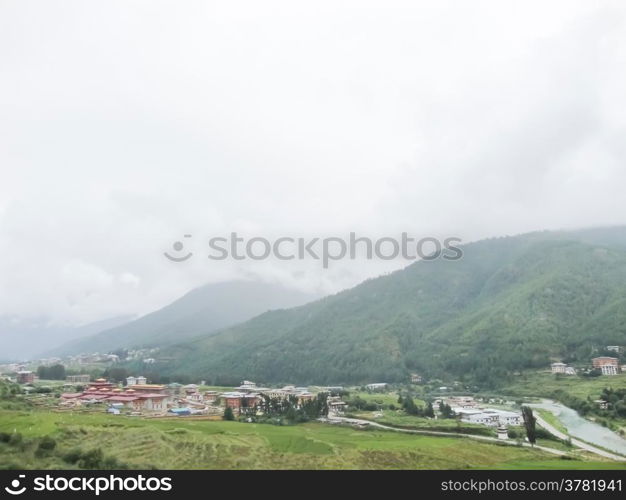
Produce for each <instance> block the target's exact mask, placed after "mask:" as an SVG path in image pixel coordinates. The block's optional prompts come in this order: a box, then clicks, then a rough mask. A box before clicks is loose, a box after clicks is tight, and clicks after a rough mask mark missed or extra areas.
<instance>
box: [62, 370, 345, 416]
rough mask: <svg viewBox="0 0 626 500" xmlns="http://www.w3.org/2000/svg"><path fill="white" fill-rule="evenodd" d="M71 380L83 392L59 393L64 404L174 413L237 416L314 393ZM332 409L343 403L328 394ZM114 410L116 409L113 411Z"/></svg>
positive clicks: (294, 389)
mask: <svg viewBox="0 0 626 500" xmlns="http://www.w3.org/2000/svg"><path fill="white" fill-rule="evenodd" d="M67 382H68V384H66V385H69V384H70V383H76V384H78V383H80V384H86V387H85V389H84V390H83V391H80V392H66V393H63V394H61V401H62V402H61V404H62V405H63V406H81V405H83V404H93V403H104V404H107V405H109V408H110V409H113V410H122V409H129V410H131V411H135V412H145V411H148V412H161V413H164V412H166V411H169V412H171V413H173V414H177V415H188V414H197V413H203V414H212V413H218V412H221V411H222V410H223V409H225V408H231V409H232V410H233V412H234V413H235V414H236V415H240V414H242V413H244V412H245V410H246V408H250V409H252V408H255V407H257V405H259V403H261V402H262V401H263V399H264V396H269V397H270V398H272V399H287V398H290V397H293V398H295V399H296V401H297V404H298V405H302V404H304V403H305V402H306V401H310V400H312V399H313V398H314V397H315V395H314V394H313V393H312V392H310V391H309V390H308V388H307V387H296V386H293V385H288V386H285V387H282V388H280V389H275V388H267V387H257V385H256V384H255V383H254V382H250V381H248V380H245V381H243V382H242V383H241V385H240V386H239V387H235V388H234V389H233V390H232V391H227V392H218V391H212V390H205V391H202V390H200V387H199V386H197V385H195V384H188V385H184V386H183V385H181V384H177V383H173V384H169V385H160V384H148V383H147V382H148V381H147V379H146V377H141V376H140V377H127V379H126V385H125V386H124V387H121V386H118V385H116V384H113V383H111V382H109V381H107V380H106V379H103V378H100V379H97V380H96V381H94V382H90V381H89V379H88V375H74V376H72V378H70V377H68V380H67ZM328 403H329V406H330V408H331V411H332V412H334V413H336V414H340V413H342V412H343V408H344V406H345V404H346V403H344V402H343V401H341V398H340V397H329V400H328ZM112 412H113V413H115V411H112Z"/></svg>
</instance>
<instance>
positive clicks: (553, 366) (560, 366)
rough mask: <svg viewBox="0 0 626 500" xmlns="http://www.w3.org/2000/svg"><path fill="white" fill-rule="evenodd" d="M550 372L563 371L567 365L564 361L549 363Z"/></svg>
mask: <svg viewBox="0 0 626 500" xmlns="http://www.w3.org/2000/svg"><path fill="white" fill-rule="evenodd" d="M550 368H551V369H552V373H565V370H566V368H567V365H566V364H565V363H552V364H551V365H550Z"/></svg>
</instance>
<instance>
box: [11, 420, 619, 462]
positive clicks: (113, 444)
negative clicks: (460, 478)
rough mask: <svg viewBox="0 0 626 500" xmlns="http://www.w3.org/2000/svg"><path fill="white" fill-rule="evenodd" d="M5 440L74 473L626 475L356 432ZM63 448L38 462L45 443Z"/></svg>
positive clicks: (53, 432) (243, 428)
mask: <svg viewBox="0 0 626 500" xmlns="http://www.w3.org/2000/svg"><path fill="white" fill-rule="evenodd" d="M0 432H5V433H14V432H18V433H21V434H22V435H23V441H22V442H21V443H18V444H11V443H0V465H1V466H2V467H4V468H6V467H13V468H15V467H18V468H44V469H46V468H47V469H53V468H75V467H77V466H76V465H74V464H68V463H67V462H66V461H64V459H63V458H62V457H63V456H64V455H67V452H68V451H70V450H75V449H80V450H82V451H88V450H93V449H96V448H100V449H102V451H103V452H104V454H105V456H107V457H111V458H114V459H115V460H117V461H118V463H123V464H126V465H127V466H128V467H130V468H146V467H147V468H150V467H154V468H159V469H168V468H177V469H465V468H506V469H516V468H531V469H534V468H538V469H539V468H556V469H560V468H607V467H611V468H616V467H617V468H625V467H626V464H615V463H610V462H586V461H580V460H563V459H560V458H559V457H556V456H554V455H550V454H547V453H544V452H542V451H539V450H531V449H527V448H521V447H517V446H504V445H498V444H495V443H494V444H491V443H481V442H476V441H472V440H469V439H464V438H448V437H431V436H418V435H409V434H403V433H397V432H387V431H372V430H356V429H352V428H350V427H340V426H332V425H325V424H319V423H309V424H302V425H297V426H284V427H279V426H272V425H267V424H246V423H239V422H224V421H206V420H186V419H183V418H179V419H168V420H157V419H141V418H131V417H121V416H120V417H117V416H111V415H106V414H71V413H53V412H48V411H33V412H19V411H6V410H4V411H0ZM44 436H50V437H52V438H54V439H55V440H56V442H57V446H56V448H55V449H54V451H53V452H49V453H43V454H38V452H37V451H36V448H37V445H38V443H40V442H41V438H43V437H44Z"/></svg>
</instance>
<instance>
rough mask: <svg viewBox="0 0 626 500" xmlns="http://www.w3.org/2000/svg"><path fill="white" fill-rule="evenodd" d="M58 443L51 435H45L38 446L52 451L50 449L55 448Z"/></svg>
mask: <svg viewBox="0 0 626 500" xmlns="http://www.w3.org/2000/svg"><path fill="white" fill-rule="evenodd" d="M56 445H57V442H56V441H55V440H54V438H51V437H50V436H44V437H42V438H41V441H39V446H38V448H40V449H42V450H48V451H50V450H54V448H55V447H56Z"/></svg>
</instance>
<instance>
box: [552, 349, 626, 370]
mask: <svg viewBox="0 0 626 500" xmlns="http://www.w3.org/2000/svg"><path fill="white" fill-rule="evenodd" d="M606 348H607V350H610V351H615V352H618V353H619V352H620V349H621V348H620V346H607V347H606ZM591 366H592V367H593V369H594V370H600V372H601V373H602V375H617V374H618V373H621V372H622V371H623V370H624V367H622V366H621V365H620V361H619V358H614V357H611V356H598V357H597V358H593V359H592V360H591ZM550 369H551V371H552V373H555V374H563V375H576V370H575V369H574V368H573V367H572V366H569V365H566V364H565V363H561V362H556V363H552V364H551V365H550Z"/></svg>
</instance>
